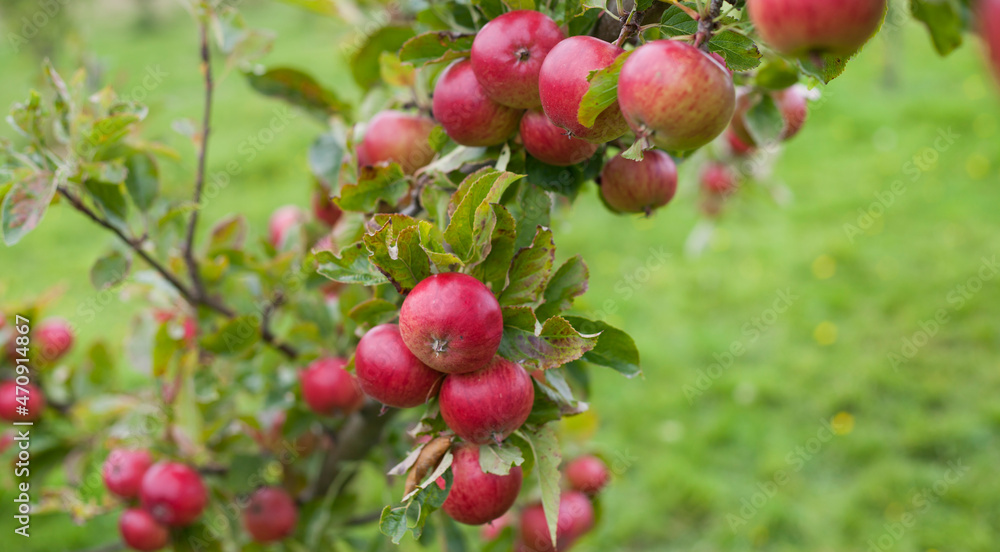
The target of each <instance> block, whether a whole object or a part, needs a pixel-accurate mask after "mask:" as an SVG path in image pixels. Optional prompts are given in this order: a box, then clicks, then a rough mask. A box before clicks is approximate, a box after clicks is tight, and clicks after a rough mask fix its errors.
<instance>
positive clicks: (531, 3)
mask: <svg viewBox="0 0 1000 552" xmlns="http://www.w3.org/2000/svg"><path fill="white" fill-rule="evenodd" d="M504 4H507V7H509V8H510V9H511V10H533V9H535V0H504Z"/></svg>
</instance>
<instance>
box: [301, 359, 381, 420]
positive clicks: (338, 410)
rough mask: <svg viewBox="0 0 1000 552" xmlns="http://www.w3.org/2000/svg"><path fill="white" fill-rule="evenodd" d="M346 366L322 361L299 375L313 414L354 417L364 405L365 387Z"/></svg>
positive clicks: (332, 360) (342, 360)
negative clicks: (356, 411) (362, 389)
mask: <svg viewBox="0 0 1000 552" xmlns="http://www.w3.org/2000/svg"><path fill="white" fill-rule="evenodd" d="M344 366H347V361H346V360H344V359H342V358H321V359H318V360H315V361H313V362H312V363H311V364H310V365H309V366H308V367H307V368H306V369H305V370H303V371H302V372H301V373H300V374H299V379H300V380H301V382H302V398H304V399H305V401H306V404H308V405H309V408H310V409H311V410H312V411H313V412H315V413H317V414H322V415H325V416H332V415H334V414H350V413H351V412H354V411H355V410H357V409H359V408H361V405H362V404H364V402H365V395H364V393H362V391H361V386H360V385H358V381H357V379H355V377H354V375H353V374H351V373H350V372H348V371H347V370H344Z"/></svg>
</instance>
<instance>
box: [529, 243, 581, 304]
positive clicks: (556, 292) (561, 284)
mask: <svg viewBox="0 0 1000 552" xmlns="http://www.w3.org/2000/svg"><path fill="white" fill-rule="evenodd" d="M589 274H590V272H589V271H588V270H587V264H586V263H584V262H583V258H582V257H580V256H579V255H577V256H575V257H572V258H571V259H569V260H567V261H566V262H565V263H563V265H562V266H560V267H559V270H557V271H556V273H555V274H553V275H552V279H550V280H549V283H548V285H547V286H546V287H545V293H544V294H543V297H544V301H543V302H542V304H541V306H539V307H538V308H537V309H535V314H536V315H537V316H538V319H539V320H545V319H547V318H549V317H550V316H555V315H557V314H559V313H560V312H562V311H564V310H566V309H568V308H570V307H571V306H572V305H573V298H574V297H577V296H579V295H583V293H584V292H585V291H587V278H588V277H589Z"/></svg>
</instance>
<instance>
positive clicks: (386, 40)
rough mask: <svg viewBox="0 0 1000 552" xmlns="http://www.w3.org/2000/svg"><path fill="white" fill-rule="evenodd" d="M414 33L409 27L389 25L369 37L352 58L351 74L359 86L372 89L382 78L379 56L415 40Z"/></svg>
mask: <svg viewBox="0 0 1000 552" xmlns="http://www.w3.org/2000/svg"><path fill="white" fill-rule="evenodd" d="M414 34H416V33H414V31H413V29H412V28H410V27H409V26H404V25H388V26H386V27H382V28H381V29H378V30H377V31H375V32H373V33H371V34H370V35H369V36H368V40H366V41H365V44H364V46H362V47H361V48H360V49H359V50H358V51H357V52H356V53H355V54H354V56H353V57H352V58H351V73H352V74H353V75H354V80H355V81H356V82H357V83H358V86H360V87H362V88H370V87H371V86H372V85H373V84H375V83H377V82H378V81H379V78H380V74H379V72H380V65H379V56H380V55H381V54H382V52H387V51H392V52H395V51H396V50H398V49H399V48H400V47H401V46H402V45H403V44H404V43H406V41H407V40H409V39H411V38H413V36H414Z"/></svg>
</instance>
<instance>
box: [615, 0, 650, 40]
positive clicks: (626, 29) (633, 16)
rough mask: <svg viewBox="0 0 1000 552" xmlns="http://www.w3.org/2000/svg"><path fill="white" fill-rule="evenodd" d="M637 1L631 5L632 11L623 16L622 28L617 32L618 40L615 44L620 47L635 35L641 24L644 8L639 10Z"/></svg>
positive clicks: (644, 13) (644, 12)
mask: <svg viewBox="0 0 1000 552" xmlns="http://www.w3.org/2000/svg"><path fill="white" fill-rule="evenodd" d="M638 8H639V3H638V2H636V3H634V4H633V5H632V11H630V12H629V13H628V15H627V16H626V17H625V18H623V21H622V30H621V32H620V33H618V40H616V41H615V46H618V47H619V48H621V47H622V46H624V45H625V42H627V41H628V40H629V39H630V38H632V37H633V36H635V34H636V33H637V32H639V28H640V27H641V26H642V18H643V17H645V15H646V10H640V9H638Z"/></svg>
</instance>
